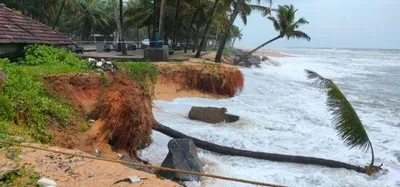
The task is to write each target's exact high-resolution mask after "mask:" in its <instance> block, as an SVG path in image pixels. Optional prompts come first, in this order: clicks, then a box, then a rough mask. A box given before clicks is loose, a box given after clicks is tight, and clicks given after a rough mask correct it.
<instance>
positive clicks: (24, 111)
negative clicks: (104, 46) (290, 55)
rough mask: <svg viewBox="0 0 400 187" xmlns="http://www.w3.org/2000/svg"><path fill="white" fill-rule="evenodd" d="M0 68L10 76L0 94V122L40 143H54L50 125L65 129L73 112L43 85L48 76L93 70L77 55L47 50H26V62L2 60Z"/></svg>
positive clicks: (41, 47) (35, 47)
mask: <svg viewBox="0 0 400 187" xmlns="http://www.w3.org/2000/svg"><path fill="white" fill-rule="evenodd" d="M0 68H2V69H3V70H4V72H5V73H6V75H7V76H8V81H7V83H6V84H5V85H4V86H3V89H2V90H0V95H1V97H0V107H5V108H6V110H2V111H1V112H0V120H3V121H8V122H10V123H13V124H14V126H15V125H17V126H19V127H22V128H23V129H24V130H23V131H24V132H26V133H27V134H28V135H29V136H31V137H32V138H33V139H35V140H36V141H38V142H41V143H51V142H53V140H54V135H53V134H52V133H51V131H50V130H49V124H50V123H51V122H57V123H58V124H60V125H61V126H63V127H66V126H67V125H68V124H70V123H71V121H70V119H71V117H73V116H74V115H75V113H74V111H73V109H72V108H71V107H70V106H69V105H68V104H67V103H66V102H65V101H63V100H62V99H60V98H57V97H55V96H53V94H52V93H50V92H49V90H47V88H46V87H45V85H44V84H43V82H42V78H43V77H44V76H47V75H53V74H59V73H81V72H88V71H91V70H88V69H87V64H86V63H85V62H84V61H81V60H79V59H78V58H77V57H76V56H75V55H73V54H72V53H70V52H67V51H65V50H63V49H57V48H52V47H48V46H37V45H34V46H29V47H27V48H25V58H23V59H20V60H19V61H18V62H17V63H10V62H9V61H8V60H6V59H0Z"/></svg>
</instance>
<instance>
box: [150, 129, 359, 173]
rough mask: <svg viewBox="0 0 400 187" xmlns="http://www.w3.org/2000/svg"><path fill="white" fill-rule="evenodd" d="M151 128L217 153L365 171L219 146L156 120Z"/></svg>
mask: <svg viewBox="0 0 400 187" xmlns="http://www.w3.org/2000/svg"><path fill="white" fill-rule="evenodd" d="M152 128H153V130H155V131H158V132H161V133H163V134H165V135H167V136H169V137H172V138H190V139H191V140H193V142H194V144H195V145H196V147H198V148H201V149H204V150H208V151H212V152H215V153H219V154H224V155H231V156H242V157H248V158H256V159H263V160H270V161H276V162H290V163H297V164H311V165H320V166H326V167H330V168H345V169H349V170H354V171H356V172H359V173H366V169H365V168H363V167H360V166H355V165H351V164H347V163H344V162H339V161H335V160H328V159H322V158H315V157H306V156H296V155H284V154H276V153H264V152H256V151H247V150H241V149H235V148H232V147H226V146H221V145H217V144H213V143H210V142H206V141H203V140H200V139H197V138H194V137H191V136H188V135H186V134H183V133H181V132H178V131H175V130H173V129H171V128H169V127H166V126H164V125H162V124H160V123H158V122H156V124H153V127H152Z"/></svg>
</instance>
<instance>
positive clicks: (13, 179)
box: [0, 166, 40, 186]
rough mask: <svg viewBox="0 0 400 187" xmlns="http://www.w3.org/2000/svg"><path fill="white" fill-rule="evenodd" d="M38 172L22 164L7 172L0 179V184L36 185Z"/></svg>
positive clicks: (38, 176)
mask: <svg viewBox="0 0 400 187" xmlns="http://www.w3.org/2000/svg"><path fill="white" fill-rule="evenodd" d="M39 179H40V174H39V173H37V172H35V171H34V170H33V168H32V167H27V166H22V167H21V168H19V169H17V170H15V171H12V172H10V173H7V174H6V175H5V176H3V178H1V179H0V186H36V181H38V180H39Z"/></svg>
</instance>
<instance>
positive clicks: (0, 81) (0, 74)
mask: <svg viewBox="0 0 400 187" xmlns="http://www.w3.org/2000/svg"><path fill="white" fill-rule="evenodd" d="M7 80H8V78H7V75H6V74H5V73H4V71H3V70H2V69H0V89H1V88H2V86H3V85H4V84H5V83H6V82H7Z"/></svg>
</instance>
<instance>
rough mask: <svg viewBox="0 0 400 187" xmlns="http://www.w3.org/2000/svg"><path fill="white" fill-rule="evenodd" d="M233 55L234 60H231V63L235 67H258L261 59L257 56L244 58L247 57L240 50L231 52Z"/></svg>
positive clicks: (245, 53)
mask: <svg viewBox="0 0 400 187" xmlns="http://www.w3.org/2000/svg"><path fill="white" fill-rule="evenodd" d="M233 54H234V55H235V58H234V59H233V63H234V64H235V65H239V66H243V67H251V66H256V67H260V64H261V60H262V59H261V57H260V56H258V55H249V56H247V57H246V58H245V56H246V55H247V52H246V51H243V50H241V49H235V50H234V51H233ZM240 60H242V61H240Z"/></svg>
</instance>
